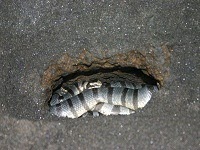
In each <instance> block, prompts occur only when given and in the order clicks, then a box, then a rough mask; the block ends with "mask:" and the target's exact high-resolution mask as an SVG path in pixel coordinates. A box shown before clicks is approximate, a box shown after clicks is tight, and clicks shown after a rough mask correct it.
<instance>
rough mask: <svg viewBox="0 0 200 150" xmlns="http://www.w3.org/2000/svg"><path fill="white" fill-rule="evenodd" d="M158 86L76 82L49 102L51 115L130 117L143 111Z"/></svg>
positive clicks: (61, 89) (62, 88) (61, 90)
mask: <svg viewBox="0 0 200 150" xmlns="http://www.w3.org/2000/svg"><path fill="white" fill-rule="evenodd" d="M156 90H157V86H154V85H146V84H135V83H130V82H114V81H113V82H111V83H101V82H100V81H97V82H78V83H75V84H74V85H71V86H67V85H65V84H63V85H62V87H61V88H60V89H58V90H57V91H55V92H54V93H53V95H52V98H51V100H50V112H51V113H52V114H54V115H56V116H58V117H68V118H78V117H80V116H82V115H83V114H85V113H86V112H88V111H93V112H100V113H101V114H104V115H118V114H121V115H129V114H131V113H134V110H136V109H138V108H143V107H144V106H145V105H146V104H147V103H148V101H149V100H150V99H151V96H152V93H153V92H154V91H156Z"/></svg>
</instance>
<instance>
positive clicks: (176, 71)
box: [0, 0, 200, 150]
mask: <svg viewBox="0 0 200 150" xmlns="http://www.w3.org/2000/svg"><path fill="white" fill-rule="evenodd" d="M199 8H200V1H199V0H197V1H196V0H194V1H189V0H188V1H187V0H178V1H174V2H166V1H158V2H154V1H136V0H135V1H121V0H119V1H109V2H107V1H90V0H86V1H84V2H82V3H75V2H73V1H64V0H60V1H54V0H52V1H47V0H39V1H22V0H21V1H20V0H18V1H16V0H11V1H0V25H1V26H0V64H1V66H0V74H1V75H0V81H1V86H0V104H1V105H0V113H1V116H0V122H1V123H0V145H1V149H191V150H193V149H198V148H199V147H200V143H199V137H200V132H199V124H200V117H199V109H200V103H199V93H200V85H199V82H200V80H199V79H200V69H199V68H200V60H199V58H200V53H199V51H200V45H199V40H200V39H199V35H200V28H199V27H200V25H199V20H200V16H199V14H198V12H199ZM162 43H169V44H170V45H172V46H173V52H172V56H171V66H170V77H169V78H168V81H167V83H166V84H165V85H164V87H163V88H162V89H161V90H160V91H159V92H158V94H157V95H154V96H153V98H152V100H151V101H150V103H149V104H148V105H147V106H146V107H145V108H144V109H143V110H141V111H139V112H136V113H135V114H133V115H130V116H109V117H105V116H100V117H97V118H92V117H85V118H80V119H75V120H71V119H66V118H64V119H63V118H56V117H52V116H50V115H49V114H48V112H46V111H44V110H42V109H41V106H42V105H43V95H42V91H43V89H42V87H41V78H42V76H43V73H44V71H45V70H46V69H47V67H48V66H49V65H50V64H52V63H54V61H55V60H57V59H58V58H59V57H61V56H60V55H62V54H63V53H64V52H67V53H69V54H70V55H71V56H76V55H78V54H80V53H81V52H82V50H83V49H87V50H89V51H90V52H91V53H93V54H96V55H100V54H99V51H105V53H107V55H114V54H118V53H123V52H128V51H130V50H133V49H134V50H138V51H140V50H144V51H146V50H147V45H152V46H154V47H158V45H160V44H162ZM158 52H159V49H158ZM157 54H158V53H157ZM160 61H162V59H161V60H160Z"/></svg>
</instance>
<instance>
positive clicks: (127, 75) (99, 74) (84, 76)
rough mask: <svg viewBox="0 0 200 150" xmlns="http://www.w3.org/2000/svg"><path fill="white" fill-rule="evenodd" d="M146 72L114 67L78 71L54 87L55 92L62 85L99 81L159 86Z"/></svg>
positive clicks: (59, 80)
mask: <svg viewBox="0 0 200 150" xmlns="http://www.w3.org/2000/svg"><path fill="white" fill-rule="evenodd" d="M144 71H145V70H142V69H137V68H134V67H120V66H117V67H113V68H95V69H91V70H89V69H88V70H87V71H76V72H74V73H70V74H68V75H66V74H64V75H62V76H61V77H60V78H59V79H58V80H57V81H55V85H54V86H53V92H54V91H55V90H57V89H59V88H60V87H61V86H62V83H69V84H70V83H71V84H73V83H74V82H76V81H77V80H82V81H84V80H87V81H97V80H101V79H103V80H106V81H108V80H126V81H132V82H137V81H138V82H143V83H145V84H149V85H157V83H159V81H157V80H156V79H155V78H153V77H152V76H150V75H146V74H145V73H144Z"/></svg>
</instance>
